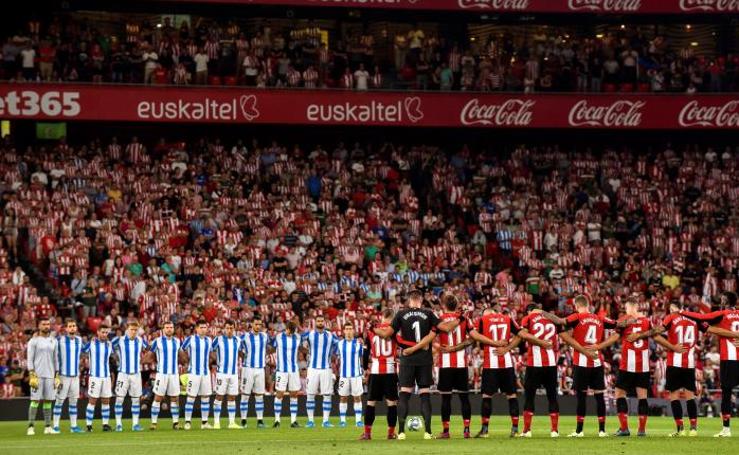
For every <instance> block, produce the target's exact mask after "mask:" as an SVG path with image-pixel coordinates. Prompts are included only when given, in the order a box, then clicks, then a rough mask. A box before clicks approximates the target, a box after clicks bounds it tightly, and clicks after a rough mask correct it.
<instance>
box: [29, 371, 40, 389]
mask: <svg viewBox="0 0 739 455" xmlns="http://www.w3.org/2000/svg"><path fill="white" fill-rule="evenodd" d="M28 385H30V386H31V388H32V389H37V388H38V376H36V373H35V372H34V371H32V372H31V375H30V377H29V378H28Z"/></svg>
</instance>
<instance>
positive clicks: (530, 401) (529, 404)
mask: <svg viewBox="0 0 739 455" xmlns="http://www.w3.org/2000/svg"><path fill="white" fill-rule="evenodd" d="M535 399H536V390H526V391H524V394H523V410H524V411H528V412H534V400H535Z"/></svg>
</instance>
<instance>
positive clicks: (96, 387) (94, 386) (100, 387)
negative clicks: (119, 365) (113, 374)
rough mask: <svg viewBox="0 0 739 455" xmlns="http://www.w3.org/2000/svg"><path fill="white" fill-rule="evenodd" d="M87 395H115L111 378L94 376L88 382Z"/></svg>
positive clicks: (107, 396)
mask: <svg viewBox="0 0 739 455" xmlns="http://www.w3.org/2000/svg"><path fill="white" fill-rule="evenodd" d="M87 395H88V396H89V397H90V398H110V397H112V396H113V392H112V390H111V381H110V378H93V377H92V376H90V383H89V384H87Z"/></svg>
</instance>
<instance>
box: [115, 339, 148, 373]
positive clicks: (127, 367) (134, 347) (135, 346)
mask: <svg viewBox="0 0 739 455" xmlns="http://www.w3.org/2000/svg"><path fill="white" fill-rule="evenodd" d="M147 347H149V345H148V344H147V343H146V341H144V339H143V338H141V337H139V336H137V337H133V338H129V337H128V335H122V336H119V337H115V338H113V350H115V351H116V352H117V353H118V359H119V360H120V361H119V362H118V372H119V373H125V374H139V373H141V353H142V352H144V349H146V348H147Z"/></svg>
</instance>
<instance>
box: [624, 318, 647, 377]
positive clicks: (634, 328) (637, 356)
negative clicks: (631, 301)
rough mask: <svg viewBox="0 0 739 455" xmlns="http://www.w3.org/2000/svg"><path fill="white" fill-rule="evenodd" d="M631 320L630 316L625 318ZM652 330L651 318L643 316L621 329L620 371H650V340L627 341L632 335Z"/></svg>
mask: <svg viewBox="0 0 739 455" xmlns="http://www.w3.org/2000/svg"><path fill="white" fill-rule="evenodd" d="M625 318H630V316H625ZM651 328H652V324H651V322H649V318H647V317H644V316H641V317H639V318H637V319H636V322H634V323H632V324H629V325H627V326H626V327H624V328H623V329H621V361H620V362H619V365H618V367H619V369H621V370H623V371H628V372H631V373H646V372H648V371H649V340H646V339H644V338H642V339H639V340H636V341H634V342H631V341H629V340H627V339H626V337H628V336H629V335H631V334H632V333H639V332H646V331H648V330H650V329H651Z"/></svg>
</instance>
